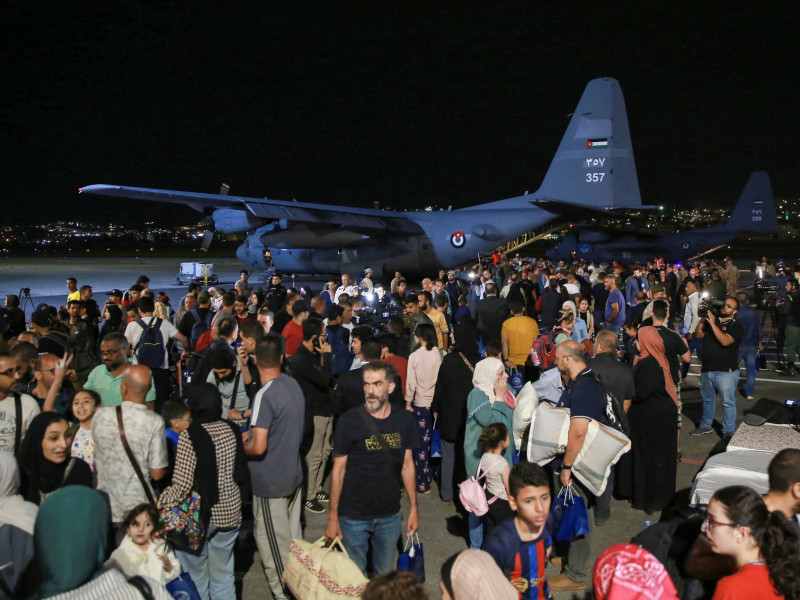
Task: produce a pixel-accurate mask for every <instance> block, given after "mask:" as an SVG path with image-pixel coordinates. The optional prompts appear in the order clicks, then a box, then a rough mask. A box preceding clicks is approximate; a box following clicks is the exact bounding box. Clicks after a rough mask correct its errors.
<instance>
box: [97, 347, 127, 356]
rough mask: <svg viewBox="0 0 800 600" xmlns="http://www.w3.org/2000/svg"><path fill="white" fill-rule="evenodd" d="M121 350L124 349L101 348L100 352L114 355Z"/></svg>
mask: <svg viewBox="0 0 800 600" xmlns="http://www.w3.org/2000/svg"><path fill="white" fill-rule="evenodd" d="M120 350H122V348H116V349H115V350H101V351H100V354H101V355H102V356H113V355H114V354H116V353H117V352H119V351H120Z"/></svg>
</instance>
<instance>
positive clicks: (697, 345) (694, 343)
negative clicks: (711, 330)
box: [681, 338, 703, 377]
mask: <svg viewBox="0 0 800 600" xmlns="http://www.w3.org/2000/svg"><path fill="white" fill-rule="evenodd" d="M686 343H687V345H688V346H689V354H691V353H692V352H694V353H695V354H696V355H697V358H700V356H701V355H702V354H703V338H694V339H692V340H686ZM690 366H691V363H690V362H688V363H681V376H682V377H686V373H688V372H689V367H690Z"/></svg>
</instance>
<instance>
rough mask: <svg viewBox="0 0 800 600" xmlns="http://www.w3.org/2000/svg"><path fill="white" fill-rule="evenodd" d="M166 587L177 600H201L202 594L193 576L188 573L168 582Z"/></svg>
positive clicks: (183, 573)
mask: <svg viewBox="0 0 800 600" xmlns="http://www.w3.org/2000/svg"><path fill="white" fill-rule="evenodd" d="M164 587H166V588H167V591H168V592H169V595H170V596H172V597H173V598H175V600H200V592H198V591H197V586H196V585H195V584H194V580H193V579H192V576H191V575H189V573H187V572H186V571H183V572H182V573H181V574H180V575H178V576H177V577H176V578H175V579H173V580H172V581H168V582H167V584H166V585H165V586H164Z"/></svg>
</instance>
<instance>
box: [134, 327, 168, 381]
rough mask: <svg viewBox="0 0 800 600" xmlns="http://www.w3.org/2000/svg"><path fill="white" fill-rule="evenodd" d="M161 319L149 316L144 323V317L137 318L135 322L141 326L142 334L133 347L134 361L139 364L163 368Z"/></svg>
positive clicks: (164, 351)
mask: <svg viewBox="0 0 800 600" xmlns="http://www.w3.org/2000/svg"><path fill="white" fill-rule="evenodd" d="M161 322H162V319H159V318H157V317H151V318H150V322H149V323H147V324H145V322H144V319H137V320H136V323H137V324H138V325H139V326H140V327H141V328H142V330H143V331H142V335H141V336H140V337H139V342H138V343H137V344H136V347H135V348H134V349H133V354H134V356H136V361H137V362H138V363H139V364H140V365H145V366H147V367H150V368H151V369H163V368H164V356H165V355H166V350H165V347H164V335H163V334H162V333H161Z"/></svg>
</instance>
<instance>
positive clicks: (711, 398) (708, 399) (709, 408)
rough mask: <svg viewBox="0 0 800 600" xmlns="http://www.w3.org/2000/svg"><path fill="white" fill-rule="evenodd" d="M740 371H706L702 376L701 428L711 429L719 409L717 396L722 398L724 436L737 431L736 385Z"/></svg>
mask: <svg viewBox="0 0 800 600" xmlns="http://www.w3.org/2000/svg"><path fill="white" fill-rule="evenodd" d="M738 382H739V370H738V369H737V370H735V371H704V372H703V373H701V374H700V395H701V396H702V398H703V417H702V418H701V419H700V427H711V423H712V422H713V421H714V413H715V412H716V409H717V394H719V395H720V396H722V409H723V419H722V435H725V434H727V433H733V432H734V431H735V430H736V396H734V393H735V392H736V384H737V383H738Z"/></svg>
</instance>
